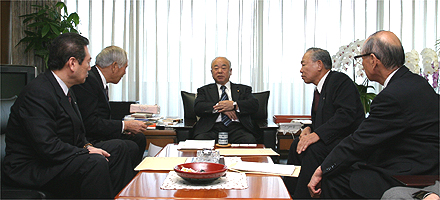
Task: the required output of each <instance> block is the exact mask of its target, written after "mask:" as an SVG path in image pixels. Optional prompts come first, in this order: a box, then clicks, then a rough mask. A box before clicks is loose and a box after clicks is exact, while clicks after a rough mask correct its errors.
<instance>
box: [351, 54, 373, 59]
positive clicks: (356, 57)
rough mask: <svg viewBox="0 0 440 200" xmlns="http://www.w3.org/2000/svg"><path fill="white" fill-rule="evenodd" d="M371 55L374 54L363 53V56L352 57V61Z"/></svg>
mask: <svg viewBox="0 0 440 200" xmlns="http://www.w3.org/2000/svg"><path fill="white" fill-rule="evenodd" d="M371 54H374V53H364V54H362V55H357V56H355V57H354V59H358V58H362V57H364V56H369V55H371Z"/></svg>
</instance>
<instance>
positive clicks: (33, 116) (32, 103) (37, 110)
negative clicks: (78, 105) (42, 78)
mask: <svg viewBox="0 0 440 200" xmlns="http://www.w3.org/2000/svg"><path fill="white" fill-rule="evenodd" d="M57 98H58V97H57V96H55V95H54V94H48V93H47V92H45V91H44V89H43V88H39V89H36V90H33V91H29V92H28V93H26V94H25V96H24V99H23V102H21V103H20V105H19V108H18V113H19V114H18V115H19V117H18V119H20V120H22V124H23V127H22V128H23V129H24V132H26V133H29V134H28V137H29V138H28V140H29V143H30V144H31V145H32V147H33V149H34V150H35V153H36V154H37V155H38V156H39V157H40V158H42V159H44V160H46V161H48V162H63V161H65V160H66V159H68V158H70V157H72V156H75V155H78V154H85V153H88V150H87V149H83V148H82V147H76V146H73V145H71V144H69V143H66V142H64V141H62V140H61V139H60V137H59V136H58V134H63V133H60V132H58V131H57V130H60V129H62V128H64V127H59V125H57V122H56V119H57V118H58V117H66V118H68V117H69V116H68V115H66V113H64V112H60V111H59V110H58V109H57V108H58V105H59V101H57ZM60 115H66V116H60ZM69 125H70V126H71V123H69ZM67 129H71V127H68V128H67Z"/></svg>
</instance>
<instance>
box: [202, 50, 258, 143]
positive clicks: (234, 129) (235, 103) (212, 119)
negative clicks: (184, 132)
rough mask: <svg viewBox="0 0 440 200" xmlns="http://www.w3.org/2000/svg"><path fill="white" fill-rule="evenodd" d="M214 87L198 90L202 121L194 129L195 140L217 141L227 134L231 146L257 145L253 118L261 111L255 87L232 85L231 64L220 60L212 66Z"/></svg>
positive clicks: (224, 59)
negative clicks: (252, 115) (221, 133)
mask: <svg viewBox="0 0 440 200" xmlns="http://www.w3.org/2000/svg"><path fill="white" fill-rule="evenodd" d="M211 74H212V78H213V79H214V81H215V83H211V84H208V85H205V86H203V87H200V88H199V89H197V98H196V99H195V102H194V112H195V113H196V115H197V116H199V117H200V119H199V121H198V122H197V124H196V125H195V127H194V139H196V140H216V141H218V134H219V132H228V142H229V143H231V144H256V143H257V140H256V138H255V136H254V135H253V133H254V126H253V124H252V121H251V114H253V113H255V112H257V110H258V105H259V103H258V100H257V99H256V98H255V97H254V96H253V95H252V87H250V86H247V85H243V84H236V83H232V82H231V81H229V78H230V77H231V75H232V68H231V61H229V60H228V59H227V58H225V57H217V58H215V59H214V60H213V61H212V63H211Z"/></svg>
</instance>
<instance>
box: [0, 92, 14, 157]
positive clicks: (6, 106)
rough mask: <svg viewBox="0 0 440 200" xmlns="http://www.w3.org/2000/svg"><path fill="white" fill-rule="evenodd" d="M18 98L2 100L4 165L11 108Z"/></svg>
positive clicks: (2, 151) (2, 153)
mask: <svg viewBox="0 0 440 200" xmlns="http://www.w3.org/2000/svg"><path fill="white" fill-rule="evenodd" d="M17 98H18V97H17V96H13V97H11V98H7V99H0V106H1V113H0V114H1V118H0V123H1V138H0V139H1V156H2V158H1V162H2V163H3V158H5V155H6V153H5V148H6V142H5V136H6V134H5V133H6V126H7V125H8V119H9V114H10V113H11V107H12V105H13V104H14V102H15V99H17Z"/></svg>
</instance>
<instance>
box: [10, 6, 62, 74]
mask: <svg viewBox="0 0 440 200" xmlns="http://www.w3.org/2000/svg"><path fill="white" fill-rule="evenodd" d="M52 2H57V1H56V0H40V1H11V16H10V20H11V25H10V26H11V27H10V31H11V32H10V36H9V37H10V39H9V41H10V43H9V49H10V55H9V58H10V59H9V60H10V63H11V64H13V65H30V66H35V67H37V73H40V72H42V71H44V69H45V67H44V61H43V59H42V58H40V57H37V56H35V55H34V52H33V51H32V50H31V51H28V52H26V53H25V52H24V50H25V49H26V45H25V44H20V45H17V44H18V42H19V41H20V40H21V39H22V38H23V37H25V36H26V35H25V33H24V30H26V26H25V25H24V24H23V18H22V17H20V16H21V15H25V14H29V13H33V12H35V9H36V8H35V7H32V6H31V5H46V4H50V3H52Z"/></svg>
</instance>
